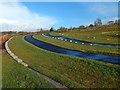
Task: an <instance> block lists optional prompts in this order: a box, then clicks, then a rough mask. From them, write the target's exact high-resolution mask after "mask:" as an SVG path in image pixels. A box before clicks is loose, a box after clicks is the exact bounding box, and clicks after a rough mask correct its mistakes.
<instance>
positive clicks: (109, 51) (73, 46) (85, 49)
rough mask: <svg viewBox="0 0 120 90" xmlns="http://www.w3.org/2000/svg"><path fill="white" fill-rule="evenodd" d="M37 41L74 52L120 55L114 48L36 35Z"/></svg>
mask: <svg viewBox="0 0 120 90" xmlns="http://www.w3.org/2000/svg"><path fill="white" fill-rule="evenodd" d="M34 37H35V38H36V39H39V40H42V41H45V42H48V43H51V44H54V45H57V46H60V47H63V48H68V49H73V50H80V51H83V52H95V53H96V52H97V53H105V54H120V52H119V51H118V49H117V48H113V47H99V46H90V45H81V44H75V43H70V42H66V41H62V40H57V39H54V38H48V37H44V36H42V35H34Z"/></svg>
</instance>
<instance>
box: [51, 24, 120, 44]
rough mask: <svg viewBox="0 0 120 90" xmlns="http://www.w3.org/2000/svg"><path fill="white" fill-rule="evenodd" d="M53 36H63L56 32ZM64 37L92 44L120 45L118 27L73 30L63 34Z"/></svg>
mask: <svg viewBox="0 0 120 90" xmlns="http://www.w3.org/2000/svg"><path fill="white" fill-rule="evenodd" d="M52 34H53V35H61V34H59V33H56V32H52ZM63 36H66V37H70V38H75V39H79V40H85V41H90V42H98V43H111V44H118V43H119V44H120V42H119V37H120V35H119V28H118V25H110V26H96V27H91V28H88V29H86V30H73V31H69V32H66V33H63ZM93 37H95V38H93ZM107 39H108V40H107Z"/></svg>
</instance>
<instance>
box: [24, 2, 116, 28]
mask: <svg viewBox="0 0 120 90" xmlns="http://www.w3.org/2000/svg"><path fill="white" fill-rule="evenodd" d="M23 4H24V5H25V6H27V7H28V8H29V9H30V10H31V11H32V12H35V13H39V14H40V15H43V16H49V17H52V18H55V19H57V21H58V22H57V23H56V24H55V25H53V27H55V28H58V27H61V26H64V27H74V26H80V25H89V24H90V23H93V22H94V21H95V20H96V19H97V18H101V19H102V20H103V22H104V21H105V20H107V19H108V20H110V19H113V18H117V16H118V14H117V12H118V11H117V9H118V6H117V5H118V3H116V2H71V3H70V2H45V3H44V2H24V3H23Z"/></svg>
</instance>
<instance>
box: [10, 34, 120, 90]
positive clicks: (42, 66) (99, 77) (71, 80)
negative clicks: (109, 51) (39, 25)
mask: <svg viewBox="0 0 120 90" xmlns="http://www.w3.org/2000/svg"><path fill="white" fill-rule="evenodd" d="M9 47H10V49H11V50H12V51H13V52H14V53H15V54H16V55H17V56H19V57H20V58H21V59H23V60H24V61H25V62H27V63H28V64H29V65H30V67H32V68H34V69H35V70H37V71H39V72H41V73H43V74H45V75H47V76H49V77H52V78H53V79H55V80H56V81H59V82H60V83H62V84H64V85H66V86H67V87H69V88H83V87H91V88H93V87H101V88H103V87H106V88H113V87H114V88H118V87H120V86H119V83H120V81H119V78H118V75H119V69H120V68H119V65H114V64H109V63H104V62H100V61H94V60H89V59H85V58H79V57H74V56H73V57H72V56H68V55H63V54H57V53H54V52H50V51H46V50H43V49H40V48H37V47H35V46H33V45H31V44H30V43H28V42H26V41H25V40H24V39H23V36H18V37H14V38H13V39H12V40H11V41H10V42H9Z"/></svg>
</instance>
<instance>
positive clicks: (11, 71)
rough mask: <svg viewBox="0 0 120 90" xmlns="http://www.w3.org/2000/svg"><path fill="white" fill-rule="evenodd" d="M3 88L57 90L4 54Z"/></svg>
mask: <svg viewBox="0 0 120 90" xmlns="http://www.w3.org/2000/svg"><path fill="white" fill-rule="evenodd" d="M2 88H55V86H53V85H52V84H51V83H49V82H48V81H46V80H44V79H43V78H41V77H40V76H38V75H36V74H34V73H33V72H31V71H29V70H28V69H27V68H25V67H24V66H22V65H20V64H18V63H17V62H15V61H14V60H13V59H12V58H11V57H10V56H9V55H8V54H7V53H6V52H2Z"/></svg>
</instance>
